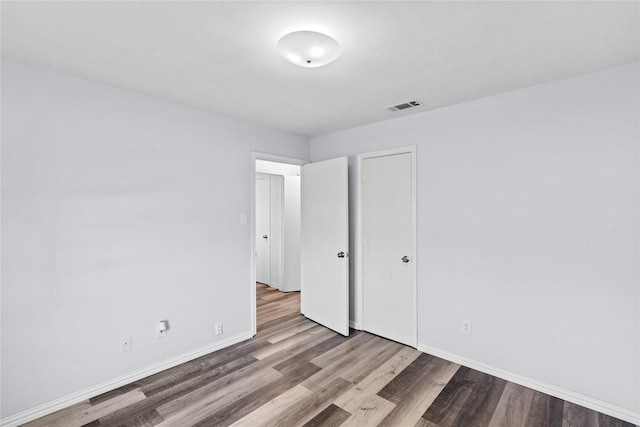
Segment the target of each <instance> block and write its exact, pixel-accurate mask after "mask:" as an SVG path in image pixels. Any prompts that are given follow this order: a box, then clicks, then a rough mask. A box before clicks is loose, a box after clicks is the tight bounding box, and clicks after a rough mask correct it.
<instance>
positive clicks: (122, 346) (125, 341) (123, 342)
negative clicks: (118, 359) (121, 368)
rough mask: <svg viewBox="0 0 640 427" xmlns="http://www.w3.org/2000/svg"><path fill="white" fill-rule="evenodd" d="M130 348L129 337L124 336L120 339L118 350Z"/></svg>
mask: <svg viewBox="0 0 640 427" xmlns="http://www.w3.org/2000/svg"><path fill="white" fill-rule="evenodd" d="M129 350H131V337H124V338H122V339H121V340H120V351H129Z"/></svg>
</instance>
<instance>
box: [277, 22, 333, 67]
mask: <svg viewBox="0 0 640 427" xmlns="http://www.w3.org/2000/svg"><path fill="white" fill-rule="evenodd" d="M278 51H279V52H280V55H282V57H283V58H284V59H286V60H287V61H289V62H291V63H292V64H296V65H299V66H301V67H307V68H314V67H322V66H323V65H327V64H329V63H330V62H333V61H335V60H336V58H337V57H338V56H339V55H340V45H339V44H338V42H337V41H335V40H334V39H332V38H331V37H329V36H328V35H326V34H322V33H316V32H315V31H295V32H293V33H289V34H286V35H284V36H282V38H280V40H278Z"/></svg>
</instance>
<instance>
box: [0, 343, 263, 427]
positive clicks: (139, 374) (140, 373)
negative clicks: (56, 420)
mask: <svg viewBox="0 0 640 427" xmlns="http://www.w3.org/2000/svg"><path fill="white" fill-rule="evenodd" d="M251 337H253V334H252V333H250V332H246V333H242V334H239V335H235V336H233V337H229V338H227V339H225V340H222V341H219V342H217V343H215V344H211V345H208V346H204V347H200V348H198V349H195V350H193V351H190V352H188V353H184V354H181V355H180V356H176V357H173V358H171V359H167V360H164V361H162V362H159V363H155V364H153V365H150V366H147V367H145V368H142V369H139V370H137V371H133V372H129V373H128V374H125V375H121V376H119V377H116V378H113V379H111V380H109V381H105V382H103V383H101V384H97V385H95V386H92V387H89V388H86V389H84V390H80V391H78V392H76V393H72V394H69V395H67V396H63V397H61V398H58V399H55V400H52V401H50V402H47V403H44V404H42V405H39V406H36V407H34V408H31V409H27V410H25V411H22V412H18V413H17V414H14V415H11V416H9V417H6V418H3V419H1V420H0V426H2V427H15V426H19V425H21V424H24V423H27V422H29V421H33V420H35V419H37V418H40V417H44V416H45V415H49V414H52V413H54V412H56V411H59V410H61V409H64V408H67V407H69V406H71V405H75V404H76V403H80V402H82V401H83V400H87V399H90V398H92V397H95V396H98V395H100V394H102V393H106V392H108V391H111V390H114V389H116V388H118V387H122V386H123V385H127V384H129V383H132V382H134V381H137V380H139V379H142V378H146V377H148V376H150V375H153V374H157V373H158V372H161V371H164V370H165V369H169V368H173V367H174V366H178V365H180V364H182V363H185V362H189V361H191V360H193V359H197V358H198V357H200V356H204V355H207V354H209V353H213V352H214V351H217V350H221V349H223V348H225V347H229V346H230V345H233V344H236V343H239V342H241V341H244V340H247V339H249V338H251Z"/></svg>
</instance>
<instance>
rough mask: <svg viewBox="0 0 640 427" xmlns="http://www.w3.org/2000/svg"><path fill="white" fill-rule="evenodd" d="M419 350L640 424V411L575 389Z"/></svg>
mask: <svg viewBox="0 0 640 427" xmlns="http://www.w3.org/2000/svg"><path fill="white" fill-rule="evenodd" d="M418 350H420V351H422V352H423V353H428V354H431V355H433V356H437V357H440V358H442V359H445V360H448V361H450V362H454V363H457V364H459V365H463V366H466V367H468V368H472V369H475V370H477V371H480V372H484V373H486V374H489V375H493V376H495V377H498V378H502V379H504V380H507V381H511V382H513V383H516V384H519V385H521V386H524V387H528V388H531V389H534V390H536V391H539V392H541V393H545V394H548V395H551V396H553V397H557V398H558V399H562V400H566V401H568V402H571V403H575V404H576V405H580V406H584V407H585V408H589V409H593V410H594V411H597V412H602V413H603V414H607V415H610V416H612V417H615V418H619V419H621V420H624V421H627V422H629V423H632V424H636V425H640V412H636V411H632V410H631V409H627V408H623V407H622V406H618V405H614V404H612V403H608V402H605V401H603V400H599V399H595V398H593V397H590V396H585V395H583V394H580V393H576V392H575V391H571V390H567V389H564V388H561V387H556V386H554V385H551V384H546V383H543V382H541V381H537V380H534V379H532V378H529V377H525V376H523V375H519V374H516V373H513V372H509V371H505V370H504V369H500V368H496V367H495V366H491V365H487V364H485V363H482V362H478V361H476V360H472V359H467V358H466V357H462V356H458V355H457V354H453V353H448V352H446V351H442V350H439V349H437V348H433V347H429V346H426V345H422V344H418Z"/></svg>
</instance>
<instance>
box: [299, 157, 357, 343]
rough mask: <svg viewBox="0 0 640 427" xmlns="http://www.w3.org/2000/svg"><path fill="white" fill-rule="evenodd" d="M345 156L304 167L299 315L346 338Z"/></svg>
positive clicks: (347, 264)
mask: <svg viewBox="0 0 640 427" xmlns="http://www.w3.org/2000/svg"><path fill="white" fill-rule="evenodd" d="M347 176H348V161H347V158H346V157H341V158H338V159H333V160H326V161H323V162H318V163H311V164H308V165H305V166H303V167H302V174H301V181H302V192H301V193H302V196H301V222H302V224H301V226H302V230H301V237H302V245H301V246H302V283H301V285H302V286H301V293H300V311H301V312H302V314H303V315H304V316H306V317H308V318H309V319H311V320H313V321H315V322H318V323H320V324H321V325H323V326H326V327H327V328H329V329H333V330H334V331H336V332H338V333H340V334H342V335H349V260H348V258H347V256H348V250H349V199H348V180H347V179H348V178H347Z"/></svg>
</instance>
